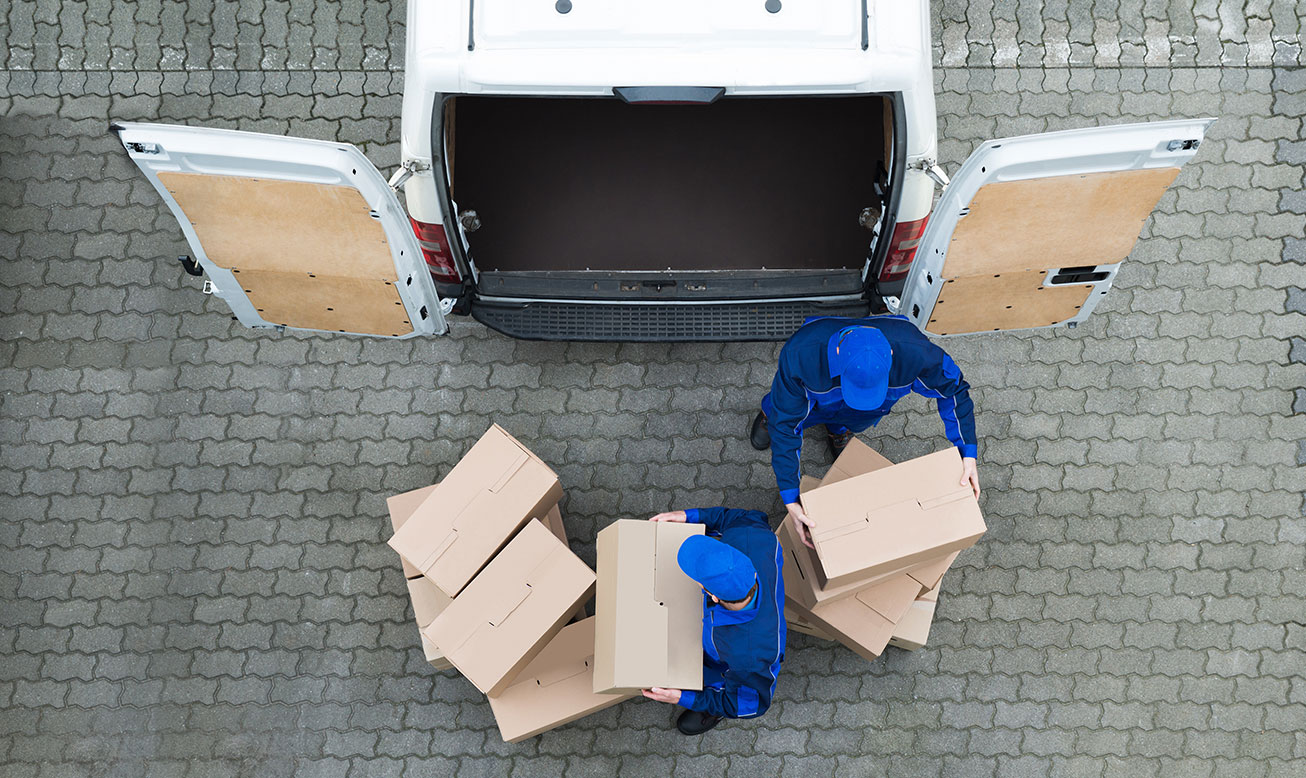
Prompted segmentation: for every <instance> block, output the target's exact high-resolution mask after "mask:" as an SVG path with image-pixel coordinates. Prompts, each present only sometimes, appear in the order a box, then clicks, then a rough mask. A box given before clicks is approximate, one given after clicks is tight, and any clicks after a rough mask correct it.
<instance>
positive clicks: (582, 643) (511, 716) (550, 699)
mask: <svg viewBox="0 0 1306 778" xmlns="http://www.w3.org/2000/svg"><path fill="white" fill-rule="evenodd" d="M594 622H595V619H594V617H593V616H591V617H590V618H588V619H584V620H582V621H578V622H576V623H575V624H568V625H567V626H565V627H563V628H562V631H561V632H559V633H558V634H557V636H556V637H554V638H553V640H551V641H549V644H548V645H547V646H545V647H544V650H542V651H540V653H539V654H538V655H537V656H536V657H535V658H534V659H532V660H531V662H530V664H528V665H526V667H525V668H524V669H523V670H522V671H521V672H520V673H519V674H518V675H517V677H516V678H514V679H513V681H512V683H511V684H509V685H508V688H506V689H504V690H503V691H502V692H500V693H499V694H496V695H492V696H491V697H490V698H489V700H490V710H492V711H493V712H494V719H495V721H497V722H498V723H499V734H501V735H503V739H504V742H507V743H516V742H518V741H520V740H525V739H526V738H528V737H533V736H535V735H538V734H540V733H541V732H546V731H548V730H550V729H553V728H555V727H560V726H562V725H563V724H566V723H568V722H570V721H575V720H576V719H579V718H581V717H583V716H588V715H589V714H591V713H597V712H598V711H601V710H603V709H604V708H609V707H612V706H613V705H616V704H617V703H619V702H621V701H622V700H628V699H630V698H631V697H634V696H635V695H636V693H631V692H627V693H621V694H595V693H594Z"/></svg>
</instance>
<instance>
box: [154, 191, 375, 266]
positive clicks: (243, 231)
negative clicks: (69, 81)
mask: <svg viewBox="0 0 1306 778" xmlns="http://www.w3.org/2000/svg"><path fill="white" fill-rule="evenodd" d="M158 175H159V180H160V181H162V182H163V185H164V186H166V187H167V188H168V192H169V193H171V194H172V196H173V197H174V198H176V200H177V203H178V204H179V205H180V206H181V209H182V210H183V211H185V212H186V218H187V219H189V220H190V223H191V226H193V227H194V228H195V234H196V235H198V236H199V239H200V244H201V245H203V246H204V253H205V254H207V255H208V257H209V259H211V260H213V261H214V262H215V263H217V264H218V265H221V266H222V267H225V268H234V267H238V268H241V269H242V270H276V271H280V272H286V273H293V272H301V273H316V274H318V275H336V276H348V277H351V278H375V279H384V280H387V281H395V280H397V279H398V274H397V273H396V272H395V266H394V261H393V260H392V259H391V257H390V246H389V242H388V241H387V240H386V237H385V230H384V229H382V227H381V222H380V221H378V220H377V219H374V218H372V216H371V215H370V213H371V210H370V209H369V208H368V206H367V201H366V200H364V199H363V196H362V195H361V194H359V192H358V190H357V189H354V188H353V187H348V186H334V185H331V184H309V183H304V182H302V181H277V180H272V179H260V178H245V177H238V176H218V175H209V174H204V173H159V174H158Z"/></svg>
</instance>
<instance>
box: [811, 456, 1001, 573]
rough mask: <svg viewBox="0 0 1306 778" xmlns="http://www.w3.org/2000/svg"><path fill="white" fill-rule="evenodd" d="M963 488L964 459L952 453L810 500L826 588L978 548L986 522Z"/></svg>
mask: <svg viewBox="0 0 1306 778" xmlns="http://www.w3.org/2000/svg"><path fill="white" fill-rule="evenodd" d="M960 481H961V455H960V454H959V453H958V452H957V450H956V449H955V448H949V449H946V450H944V451H938V452H936V453H933V454H929V455H927V456H923V457H919V458H917V459H912V460H909V461H907V462H902V463H899V464H896V465H892V466H889V467H884V468H881V469H878V470H873V471H871V472H869V473H863V474H861V475H856V476H852V477H850V478H846V479H844V480H841V481H836V482H835V483H832V484H829V485H823V486H821V487H819V488H817V489H813V490H812V491H810V492H808V493H807V494H805V495H803V507H804V508H805V509H806V510H807V514H808V515H809V516H811V517H812V519H813V520H814V521H815V522H816V528H815V529H814V530H813V531H812V542H813V543H814V544H815V545H816V556H817V559H818V563H819V564H818V566H817V570H816V575H817V580H818V582H819V583H820V585H821V587H822V588H832V587H838V586H844V585H846V584H851V583H855V582H857V581H866V580H868V579H873V578H874V577H875V576H877V575H881V574H883V573H886V572H891V571H893V570H898V569H902V568H905V567H914V566H916V565H919V564H922V563H924V562H927V561H930V560H933V559H937V558H938V557H940V556H945V555H947V554H950V553H952V552H953V551H960V550H962V549H964V548H969V547H970V546H972V545H974V543H975V541H976V540H978V539H979V538H980V536H981V535H983V534H984V530H985V525H984V517H983V516H982V515H981V514H980V510H979V502H978V501H977V500H976V499H975V494H974V493H973V492H972V491H971V490H970V487H969V486H962V485H961V484H960V483H959V482H960Z"/></svg>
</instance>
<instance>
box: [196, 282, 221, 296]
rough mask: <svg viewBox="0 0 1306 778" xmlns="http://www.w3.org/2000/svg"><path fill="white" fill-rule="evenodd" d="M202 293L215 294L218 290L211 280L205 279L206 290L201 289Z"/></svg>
mask: <svg viewBox="0 0 1306 778" xmlns="http://www.w3.org/2000/svg"><path fill="white" fill-rule="evenodd" d="M200 291H201V292H203V293H204V294H215V293H216V292H217V291H218V288H217V287H216V286H214V285H213V282H212V281H211V280H209V279H207V278H206V279H204V288H203V289H201V290H200Z"/></svg>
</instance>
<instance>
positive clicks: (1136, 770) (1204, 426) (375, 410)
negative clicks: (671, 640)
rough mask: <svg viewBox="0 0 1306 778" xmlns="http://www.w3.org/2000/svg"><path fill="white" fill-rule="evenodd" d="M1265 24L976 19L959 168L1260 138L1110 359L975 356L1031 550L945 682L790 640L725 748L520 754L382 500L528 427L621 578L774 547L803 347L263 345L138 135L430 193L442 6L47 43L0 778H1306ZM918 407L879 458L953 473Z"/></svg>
mask: <svg viewBox="0 0 1306 778" xmlns="http://www.w3.org/2000/svg"><path fill="white" fill-rule="evenodd" d="M1234 5H1238V4H1219V5H1217V4H1215V3H1205V2H1203V3H1198V4H1197V7H1196V9H1195V10H1196V13H1195V14H1194V12H1193V8H1192V6H1191V4H1190V5H1180V4H1175V5H1173V6H1172V7H1166V6H1165V5H1163V4H1159V3H1155V2H1150V1H1149V2H1144V3H1137V2H1125V3H1115V2H1094V3H1091V4H1089V3H1086V2H1077V3H1072V4H1069V5H1067V4H1066V3H1049V4H1047V5H1046V6H1043V7H1040V4H1037V3H1033V2H1026V1H1024V0H1022V2H1019V3H1001V4H992V3H961V2H945V3H942V4H939V5H938V6H937V7H936V20H935V40H936V46H937V51H936V55H937V60H938V63H939V64H940V65H941V68H940V69H939V70H938V71H937V79H938V84H939V113H940V124H941V131H942V136H943V137H944V138H945V139H946V140H945V141H944V142H943V143H942V144H941V152H942V156H943V157H944V161H945V162H946V163H947V164H948V166H949V167H950V168H955V166H956V164H958V163H959V162H960V160H961V159H962V158H964V156H965V155H966V154H967V153H968V152H969V151H970V149H971V148H973V147H974V146H975V145H976V144H977V143H979V142H981V141H982V140H984V139H987V138H990V137H995V136H1001V135H1009V134H1015V133H1023V132H1037V131H1041V130H1048V129H1058V128H1066V127H1082V126H1089V125H1096V124H1101V123H1115V122H1123V121H1133V120H1144V119H1160V118H1168V117H1171V116H1200V115H1211V116H1218V117H1220V120H1219V122H1218V123H1217V124H1216V125H1215V127H1214V129H1213V131H1212V134H1211V136H1210V138H1209V140H1208V142H1207V143H1206V144H1205V145H1204V146H1203V148H1202V150H1201V153H1200V155H1199V157H1198V159H1197V161H1196V162H1195V163H1194V164H1192V165H1190V166H1189V167H1188V168H1187V169H1186V170H1185V172H1184V173H1183V174H1182V175H1181V176H1180V178H1179V180H1178V182H1177V183H1176V186H1175V188H1174V189H1173V190H1172V191H1171V192H1170V193H1168V194H1167V195H1166V196H1165V198H1164V199H1163V200H1162V202H1161V207H1160V212H1159V213H1158V215H1157V216H1156V217H1155V218H1154V219H1153V220H1151V221H1150V222H1149V224H1148V226H1147V227H1146V228H1145V229H1144V240H1143V241H1142V242H1141V243H1140V244H1139V246H1138V249H1137V250H1136V251H1135V253H1134V257H1133V259H1132V260H1131V261H1130V263H1129V264H1128V265H1127V266H1126V270H1125V271H1124V272H1123V273H1122V276H1121V278H1120V280H1119V282H1118V285H1117V288H1116V289H1115V290H1114V291H1113V292H1112V293H1111V295H1110V296H1109V297H1108V299H1107V302H1106V304H1105V308H1104V309H1103V310H1101V313H1100V314H1098V315H1096V316H1095V317H1094V318H1093V320H1091V322H1089V323H1088V324H1087V325H1085V326H1082V327H1080V328H1079V329H1077V330H1073V331H1058V332H1055V333H1036V334H1002V335H991V336H980V337H971V338H964V339H957V340H953V341H950V342H949V343H948V348H949V349H950V350H951V351H952V353H953V354H954V356H955V357H956V359H957V361H958V362H959V363H960V364H961V366H962V367H963V369H964V370H965V371H966V373H967V376H968V377H969V379H970V380H971V382H972V383H973V384H975V385H976V387H977V389H976V392H975V395H976V400H977V403H978V406H979V408H980V415H979V424H980V430H981V433H982V435H983V437H984V441H983V445H982V449H981V461H982V469H981V473H982V476H983V479H984V482H985V486H986V489H987V491H986V493H985V496H984V507H985V511H986V514H987V516H988V518H989V522H990V532H989V534H988V535H987V536H986V537H985V538H984V540H983V541H982V542H981V543H980V545H979V546H977V547H976V548H974V549H972V550H970V551H967V552H966V553H964V554H963V555H962V557H961V560H960V566H959V568H958V569H957V570H956V571H955V572H953V573H951V574H950V575H949V576H948V577H947V578H946V579H945V583H944V592H943V594H942V596H941V598H940V621H939V622H938V623H937V624H936V626H935V629H934V633H933V635H932V645H931V646H930V647H929V648H927V649H923V650H921V651H919V652H916V653H906V652H899V651H897V650H890V651H889V653H888V654H887V655H886V656H885V657H884V658H883V659H882V660H881V661H879V662H877V663H875V664H867V663H865V662H863V661H862V660H861V659H859V658H857V657H856V656H854V655H853V654H851V653H849V652H847V651H844V650H841V649H837V648H833V647H831V646H830V645H829V644H825V643H822V642H820V641H816V640H813V639H810V638H807V637H805V636H801V635H795V636H793V637H792V638H791V642H790V647H789V655H788V659H787V661H786V664H785V667H784V672H783V675H782V676H781V680H780V683H779V687H778V690H777V704H776V706H775V707H774V709H773V710H772V711H771V712H770V713H769V714H768V715H767V716H765V717H763V718H761V719H759V720H756V721H750V722H738V723H730V724H729V725H727V726H725V727H723V728H721V729H720V730H719V731H715V732H713V733H711V734H709V735H708V736H706V737H704V738H701V739H688V738H683V737H680V736H679V735H676V734H674V733H672V732H670V731H669V729H668V728H669V725H670V723H671V719H670V709H669V707H668V706H663V705H659V704H655V703H651V702H642V701H641V702H630V703H626V704H624V705H622V706H619V707H618V708H615V709H612V710H609V711H607V712H605V713H602V714H600V715H597V716H595V717H592V718H589V719H586V720H584V721H582V722H579V723H577V724H575V725H572V726H569V727H566V728H564V729H562V730H559V731H556V732H553V733H550V734H547V735H545V736H543V737H541V738H538V739H535V740H531V741H529V742H526V743H523V744H519V745H515V746H506V745H503V744H502V743H501V741H500V739H499V737H498V733H497V731H496V730H495V729H494V725H493V720H492V717H491V716H490V712H489V709H488V707H487V706H486V704H485V703H484V701H483V698H482V697H481V695H479V694H478V693H476V692H475V690H474V689H473V688H472V687H471V686H470V685H469V684H467V683H466V682H464V681H463V680H461V679H459V678H458V677H457V676H456V675H454V674H452V673H436V672H433V671H432V670H431V669H430V668H429V667H427V666H426V665H425V664H424V663H423V662H422V657H421V652H420V650H419V649H418V646H417V635H416V630H415V628H414V627H413V626H412V624H411V623H410V622H409V618H410V614H409V613H408V605H407V603H406V600H405V590H404V586H403V581H402V578H401V576H400V573H399V570H398V567H397V564H396V560H395V557H394V556H393V555H392V553H391V552H390V551H389V549H388V548H386V547H385V545H384V543H383V539H384V538H385V537H387V536H388V534H389V532H388V528H387V527H388V525H387V522H386V519H385V518H384V504H383V498H384V497H385V496H386V495H387V494H390V493H393V492H396V491H400V490H404V489H408V488H413V487H416V486H420V485H424V484H426V483H429V482H430V481H431V480H432V479H434V478H437V477H439V476H440V475H441V474H442V473H443V472H444V470H445V469H447V467H448V466H449V463H450V462H451V461H452V460H453V459H454V458H455V457H456V456H457V455H458V454H459V453H460V452H461V451H462V450H464V448H465V447H466V446H467V445H468V444H469V442H470V441H471V440H472V439H474V438H475V437H476V436H477V435H478V434H479V433H480V432H482V431H483V430H484V428H485V427H486V426H487V424H488V423H489V422H490V421H491V420H495V421H498V422H500V423H502V424H504V425H505V426H507V427H508V428H509V429H510V430H512V431H513V432H514V433H516V434H517V435H519V436H521V437H522V438H523V439H524V440H525V441H527V442H528V443H529V445H531V446H532V447H533V448H534V449H535V450H536V451H538V452H539V453H540V454H541V455H542V456H543V457H544V458H545V459H546V460H548V461H549V462H551V463H553V464H554V465H555V466H556V467H557V469H558V471H559V473H560V474H561V476H562V479H563V481H564V483H565V485H566V487H567V489H568V494H567V498H566V503H565V505H564V507H565V509H566V515H567V518H568V522H569V525H570V527H571V530H572V532H573V537H574V540H573V544H572V545H573V547H574V548H575V550H576V551H577V552H578V553H580V554H581V555H582V556H583V557H584V558H585V559H586V560H587V561H589V562H591V563H592V562H593V558H594V549H593V538H594V533H595V530H596V529H597V528H598V527H600V526H602V525H604V524H606V523H607V522H609V521H611V520H613V519H615V518H617V517H621V516H642V515H644V514H647V513H649V512H651V511H654V510H660V509H666V508H671V507H673V506H677V507H683V506H689V505H696V504H717V503H728V504H732V505H737V506H741V507H755V508H763V509H770V510H772V511H773V513H774V512H776V511H777V510H778V507H779V506H778V505H777V504H776V501H775V499H774V496H773V491H772V486H773V482H772V480H771V475H770V472H769V468H768V466H767V463H766V460H765V458H764V456H763V455H761V454H758V453H757V452H754V451H753V450H752V449H751V448H749V447H748V445H747V443H746V442H745V441H744V440H743V439H742V431H743V428H744V425H745V423H746V420H747V418H748V416H749V415H750V413H751V412H752V409H753V407H754V404H755V402H756V400H757V397H758V394H759V391H760V388H761V387H762V386H763V385H764V384H765V382H767V381H768V380H769V377H770V371H771V369H772V362H771V360H772V359H773V358H774V356H775V352H776V347H775V346H774V345H770V344H747V345H706V346H703V345H694V346H683V345H676V346H665V345H640V346H631V345H621V346H618V345H602V344H538V343H524V342H516V341H512V340H509V339H506V338H503V337H500V336H497V335H495V334H493V333H491V332H488V331H486V330H485V329H484V328H482V327H480V326H477V325H474V324H471V323H467V322H460V323H457V324H455V325H454V330H453V333H452V335H451V336H450V337H447V338H432V339H427V340H420V341H406V342H380V341H371V340H360V339H354V338H346V337H326V336H321V337H319V336H312V337H304V336H295V335H284V336H278V335H275V334H269V333H254V332H250V331H247V330H244V329H241V328H240V327H238V326H236V325H235V324H234V323H233V322H232V321H231V320H230V318H229V314H228V312H227V311H226V310H224V309H223V306H222V305H221V303H218V302H216V301H214V300H212V299H211V298H206V297H204V296H202V295H201V294H200V292H199V285H200V284H199V280H198V279H194V278H191V277H189V276H186V275H184V274H182V273H181V272H180V270H179V269H178V268H177V266H176V264H175V263H174V262H173V261H172V259H173V257H175V256H176V255H178V254H180V253H185V251H186V249H185V246H184V243H183V241H182V240H181V235H180V232H179V230H178V229H177V226H176V224H175V222H174V221H173V220H172V218H171V216H169V215H168V214H167V213H166V212H165V211H164V210H163V209H161V207H160V206H159V203H158V199H157V197H156V196H155V195H154V193H153V191H152V190H151V189H150V188H149V187H148V185H147V184H146V183H145V181H144V180H143V179H142V178H141V177H140V176H139V175H138V174H137V173H136V172H135V169H134V168H133V166H132V165H131V164H130V162H129V161H128V160H127V159H126V158H125V156H123V155H122V154H121V153H120V150H119V149H118V148H117V146H116V143H115V141H114V140H113V139H112V138H111V137H109V136H108V135H106V133H105V124H106V120H107V119H108V118H110V117H112V118H114V119H158V120H167V121H180V122H193V123H205V124H213V125H222V126H234V127H240V128H244V129H254V130H264V131H270V132H278V133H287V134H292V135H308V136H314V137H328V138H339V139H343V140H347V141H352V142H356V143H360V144H361V145H362V146H363V147H364V149H365V150H366V151H367V152H368V153H369V155H370V156H371V157H372V158H373V159H374V160H375V161H376V162H377V163H378V164H379V165H381V166H382V167H383V168H384V167H386V166H390V165H393V164H394V163H395V162H396V159H397V144H396V143H395V138H396V136H397V132H398V119H397V117H398V110H399V92H400V88H401V84H400V78H399V75H398V73H394V72H392V71H394V70H395V69H396V68H398V67H399V66H400V57H401V56H402V44H401V41H402V39H403V37H402V17H403V11H402V6H400V5H386V4H380V3H368V4H364V3H362V2H349V3H325V2H320V3H317V4H310V3H303V2H295V3H285V2H275V1H274V0H267V1H266V2H241V3H219V4H216V5H215V4H212V3H205V2H189V3H182V2H159V1H158V0H155V2H146V1H144V0H143V1H142V2H138V3H115V4H110V3H108V2H96V3H89V4H86V3H80V4H79V3H73V2H65V3H55V2H45V1H44V0H41V1H40V2H26V1H24V0H15V2H13V3H11V4H9V5H8V6H7V9H8V14H7V16H0V39H5V40H8V41H9V42H10V46H9V48H8V50H7V52H0V65H5V66H7V68H8V70H6V71H2V72H0V116H4V117H5V118H4V119H2V120H0V255H3V256H4V257H5V259H6V262H5V265H4V266H3V268H4V269H3V276H2V278H0V311H3V312H4V314H5V315H4V318H3V322H2V323H0V333H2V334H3V341H2V342H0V365H3V367H0V392H2V395H0V398H2V399H0V445H2V446H3V453H0V515H3V516H4V517H5V518H6V519H7V521H5V522H4V523H3V525H0V601H2V602H3V618H2V619H0V655H3V661H0V733H2V734H0V773H3V774H4V775H5V776H6V778H8V776H42V777H44V776H65V775H94V776H102V775H104V776H107V775H113V776H131V777H132V778H136V777H137V776H156V775H157V776H182V775H184V776H188V777H195V778H198V777H199V776H236V775H240V776H246V775H247V776H277V775H295V776H316V775H323V776H364V775H369V776H370V775H386V776H388V775H405V776H419V775H420V776H427V775H431V776H439V775H450V774H454V773H455V772H456V773H457V774H458V775H468V776H472V775H502V774H509V773H511V774H512V775H522V776H527V775H550V776H552V775H557V774H560V773H563V772H564V771H565V773H566V774H567V775H569V776H573V775H574V776H583V775H601V776H612V775H621V776H640V775H666V774H670V773H671V772H672V771H673V770H674V771H675V773H676V774H677V775H682V774H683V775H700V774H701V775H720V774H723V773H724V774H729V775H754V776H762V775H774V774H777V773H780V774H783V775H795V776H799V775H831V774H837V775H847V776H875V775H886V776H887V775H892V776H895V778H898V777H901V776H917V775H920V776H947V777H948V778H953V777H954V776H1003V778H1006V777H1007V776H1026V775H1028V776H1040V777H1041V776H1047V775H1064V776H1099V777H1100V776H1117V775H1157V774H1162V773H1164V774H1167V775H1173V776H1183V777H1184V778H1187V777H1188V776H1199V777H1200V776H1220V777H1221V778H1223V777H1224V776H1244V775H1245V776H1261V777H1262V778H1269V777H1271V776H1273V777H1274V778H1278V777H1279V776H1287V775H1306V734H1303V732H1306V679H1303V670H1302V669H1303V667H1306V604H1304V603H1306V600H1303V597H1304V596H1306V571H1303V557H1306V525H1304V523H1303V515H1302V508H1303V502H1302V496H1301V493H1302V491H1303V489H1306V483H1304V481H1306V478H1304V476H1303V470H1302V469H1301V467H1300V465H1301V464H1303V463H1306V446H1303V445H1302V444H1300V443H1299V441H1300V440H1302V439H1303V438H1306V416H1304V415H1303V414H1302V412H1303V411H1306V390H1303V388H1302V387H1304V386H1306V340H1304V339H1303V338H1302V335H1303V332H1304V331H1306V329H1304V328H1303V314H1306V292H1303V289H1302V287H1304V286H1306V235H1304V234H1303V221H1304V219H1303V215H1302V214H1303V213H1306V197H1303V195H1302V194H1301V192H1302V183H1303V167H1304V166H1306V141H1303V136H1302V124H1301V118H1300V117H1301V116H1302V115H1303V113H1306V72H1304V71H1302V70H1300V69H1297V68H1295V67H1277V68H1274V67H1267V66H1270V65H1283V66H1295V65H1296V64H1298V63H1299V62H1300V60H1301V57H1302V54H1301V48H1300V29H1301V21H1302V12H1301V8H1300V6H1294V5H1293V3H1291V2H1273V3H1269V2H1261V3H1249V4H1246V7H1245V8H1242V9H1241V10H1240V9H1236V8H1234V7H1233V6H1234ZM0 14H3V8H0ZM1065 65H1071V66H1072V67H1061V66H1065ZM1139 65H1157V66H1159V67H1148V68H1141V67H1134V66H1139ZM1208 65H1225V66H1226V67H1206V66H1208ZM994 66H996V67H994ZM1249 66H1250V67H1249ZM230 68H239V70H234V69H230ZM904 404H905V405H906V407H905V408H904V409H903V410H902V411H900V412H897V413H895V415H894V416H892V417H890V419H888V420H887V421H886V423H885V424H884V425H883V426H882V427H881V429H880V430H879V431H877V432H876V433H875V435H874V436H873V437H872V441H873V442H874V443H875V444H876V445H877V446H879V447H880V448H881V449H882V450H883V451H885V453H886V454H888V455H889V456H890V457H893V458H902V457H907V456H912V455H915V454H920V453H923V452H926V451H929V450H932V449H934V448H937V447H939V446H940V445H944V439H943V437H942V434H941V429H940V425H939V422H938V420H937V417H934V416H933V413H932V411H931V410H930V409H929V407H928V406H926V405H925V404H924V403H922V402H912V401H911V400H908V401H904ZM673 415H675V416H679V417H680V418H679V419H677V418H673ZM809 448H811V449H817V448H819V446H809ZM817 453H818V452H815V451H813V452H809V456H808V463H809V464H810V465H811V466H812V467H813V468H816V467H821V466H823V464H824V463H823V462H821V461H820V459H819V458H818V457H817V456H816V454H817Z"/></svg>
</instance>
